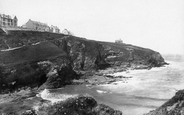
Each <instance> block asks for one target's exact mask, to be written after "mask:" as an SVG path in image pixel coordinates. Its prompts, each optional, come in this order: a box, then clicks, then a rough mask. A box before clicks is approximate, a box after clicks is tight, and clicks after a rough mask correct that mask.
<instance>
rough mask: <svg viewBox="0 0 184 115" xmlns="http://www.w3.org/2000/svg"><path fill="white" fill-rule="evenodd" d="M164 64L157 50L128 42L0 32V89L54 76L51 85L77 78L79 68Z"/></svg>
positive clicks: (87, 69)
mask: <svg viewBox="0 0 184 115" xmlns="http://www.w3.org/2000/svg"><path fill="white" fill-rule="evenodd" d="M164 64H165V61H164V59H163V58H162V56H161V55H160V53H158V52H156V51H153V50H150V49H146V48H141V47H137V46H133V45H129V44H117V43H112V42H100V41H94V40H87V39H85V38H80V37H75V36H67V35H63V34H55V33H49V32H38V31H21V30H11V31H9V32H8V34H5V33H3V34H2V33H0V75H1V76H0V82H1V83H0V91H1V89H3V90H4V89H11V88H12V87H14V88H15V87H17V88H20V87H24V86H32V87H35V86H36V87H39V86H40V85H42V84H43V83H45V82H46V83H47V84H48V85H50V84H52V83H51V82H55V81H57V80H58V82H55V83H53V84H52V85H51V87H61V86H62V85H64V84H66V83H69V82H70V80H71V79H74V78H78V77H75V76H76V73H75V72H80V71H89V70H93V71H95V70H98V69H105V68H107V67H114V66H118V67H119V68H121V67H125V66H128V67H133V68H136V67H140V65H141V66H142V67H148V68H151V67H159V66H162V65H164ZM63 70H65V72H63ZM74 71H75V72H74ZM67 72H68V73H67ZM27 79H31V80H30V81H29V82H28V81H27ZM47 80H49V81H47ZM59 81H60V82H59ZM61 81H62V82H61ZM54 84H57V86H53V85H54Z"/></svg>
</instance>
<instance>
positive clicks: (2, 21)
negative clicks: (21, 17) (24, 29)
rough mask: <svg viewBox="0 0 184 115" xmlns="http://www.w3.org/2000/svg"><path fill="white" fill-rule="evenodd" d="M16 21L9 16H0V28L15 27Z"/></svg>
mask: <svg viewBox="0 0 184 115" xmlns="http://www.w3.org/2000/svg"><path fill="white" fill-rule="evenodd" d="M17 23H18V19H17V17H16V16H14V18H12V17H11V16H10V15H5V14H0V27H17Z"/></svg>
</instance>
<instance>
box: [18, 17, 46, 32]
mask: <svg viewBox="0 0 184 115" xmlns="http://www.w3.org/2000/svg"><path fill="white" fill-rule="evenodd" d="M22 27H24V28H27V29H32V30H37V31H47V32H49V31H50V27H49V26H48V25H47V24H46V23H41V22H37V21H33V20H31V19H29V20H28V22H27V23H26V24H25V25H23V26H22Z"/></svg>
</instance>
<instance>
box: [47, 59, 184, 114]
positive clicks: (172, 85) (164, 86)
mask: <svg viewBox="0 0 184 115" xmlns="http://www.w3.org/2000/svg"><path fill="white" fill-rule="evenodd" d="M166 62H168V63H170V64H169V65H166V66H165V67H160V68H153V69H151V70H130V71H129V72H128V73H127V72H119V73H115V74H114V75H124V76H127V77H130V76H131V78H129V79H126V82H122V81H119V82H116V83H113V84H106V85H98V86H94V87H88V86H85V85H71V86H66V87H65V88H62V89H55V90H50V92H51V93H53V94H56V95H64V96H65V97H66V96H67V95H69V97H70V95H76V94H87V95H91V96H92V97H94V98H95V99H96V100H97V101H98V103H103V104H107V105H109V106H110V107H112V108H115V109H118V110H121V111H122V112H123V115H143V114H144V113H148V112H149V111H150V110H153V109H155V108H157V107H159V106H161V105H162V104H163V103H165V102H166V101H167V100H168V99H170V98H171V97H172V96H174V95H175V93H176V92H177V91H178V90H180V89H184V84H183V83H184V62H183V61H173V60H168V61H166ZM49 98H50V99H52V98H53V99H55V97H54V96H53V97H52V96H49ZM61 98H62V96H61ZM57 99H58V96H57Z"/></svg>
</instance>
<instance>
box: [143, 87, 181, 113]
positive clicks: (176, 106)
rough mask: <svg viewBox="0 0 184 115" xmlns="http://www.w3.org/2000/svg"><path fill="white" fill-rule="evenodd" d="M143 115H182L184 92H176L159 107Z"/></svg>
mask: <svg viewBox="0 0 184 115" xmlns="http://www.w3.org/2000/svg"><path fill="white" fill-rule="evenodd" d="M145 115H184V90H180V91H178V92H177V93H176V94H175V96H173V97H172V98H171V99H170V100H168V101H167V102H166V103H165V104H163V105H162V106H161V107H159V108H158V109H156V110H154V111H151V112H150V113H148V114H145Z"/></svg>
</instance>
